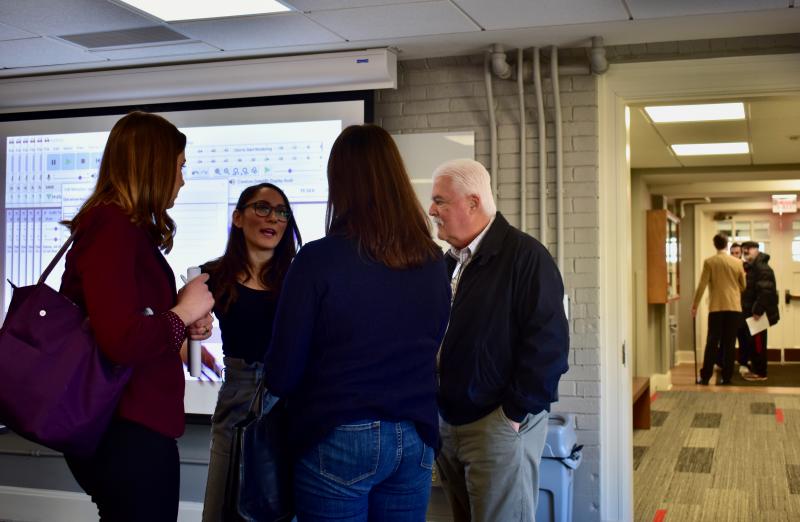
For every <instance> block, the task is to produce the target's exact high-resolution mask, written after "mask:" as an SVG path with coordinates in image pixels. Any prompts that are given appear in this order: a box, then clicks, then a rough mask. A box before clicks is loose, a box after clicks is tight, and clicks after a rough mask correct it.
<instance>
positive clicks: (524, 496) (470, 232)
mask: <svg viewBox="0 0 800 522" xmlns="http://www.w3.org/2000/svg"><path fill="white" fill-rule="evenodd" d="M432 200H433V202H432V204H431V206H430V209H429V211H428V213H429V214H430V215H431V216H432V217H433V219H434V221H435V222H436V225H437V229H438V230H437V233H438V236H439V238H440V239H443V240H444V241H447V242H448V243H449V244H450V246H451V248H450V250H449V252H448V254H447V266H448V271H449V273H450V282H451V286H452V289H453V302H452V307H451V313H450V324H449V325H448V328H447V333H446V335H445V338H444V341H443V342H442V346H441V348H440V351H439V358H438V362H439V365H438V369H439V395H438V398H439V411H440V415H441V418H440V424H439V425H440V434H441V437H442V449H441V452H440V454H439V456H438V458H437V465H438V468H439V471H440V476H441V480H442V485H443V487H444V490H445V493H446V495H447V498H448V501H449V503H450V506H451V508H452V510H453V515H454V519H455V520H456V521H458V522H462V521H470V520H471V521H474V522H494V521H498V520H503V521H531V520H534V518H535V514H536V505H537V499H538V490H539V465H540V461H541V456H542V450H543V447H544V443H545V436H546V432H547V419H548V412H549V410H550V404H551V403H552V402H554V401H556V400H557V399H558V395H557V390H558V381H559V379H560V378H561V375H562V374H563V373H565V372H566V371H567V369H568V364H567V356H568V351H569V326H568V323H567V318H566V315H565V313H564V307H563V305H562V302H563V297H564V285H563V282H562V279H561V274H560V273H559V270H558V268H557V267H556V264H555V262H554V261H553V258H552V256H551V255H550V253H549V252H548V251H547V249H546V248H545V247H544V246H543V245H542V244H541V243H539V242H538V241H536V240H535V239H533V238H532V237H531V236H529V235H527V234H525V233H522V232H520V231H519V230H517V229H515V228H513V227H512V226H511V225H509V223H508V221H506V219H505V218H504V217H503V216H502V214H500V213H499V212H497V208H496V206H495V202H494V198H493V196H492V191H491V188H490V180H489V173H488V172H487V171H486V169H485V168H484V167H483V165H481V164H480V163H478V162H477V161H473V160H471V159H459V160H453V161H449V162H446V163H444V164H442V165H440V166H439V167H438V168H437V169H436V170H435V171H434V173H433V191H432Z"/></svg>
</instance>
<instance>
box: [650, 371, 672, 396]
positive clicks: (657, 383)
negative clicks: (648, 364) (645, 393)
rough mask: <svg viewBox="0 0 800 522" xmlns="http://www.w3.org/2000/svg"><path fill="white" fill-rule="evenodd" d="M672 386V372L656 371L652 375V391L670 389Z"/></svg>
mask: <svg viewBox="0 0 800 522" xmlns="http://www.w3.org/2000/svg"><path fill="white" fill-rule="evenodd" d="M671 388H672V372H671V371H670V372H667V373H654V374H653V375H651V376H650V393H655V392H657V391H668V390H670V389H671Z"/></svg>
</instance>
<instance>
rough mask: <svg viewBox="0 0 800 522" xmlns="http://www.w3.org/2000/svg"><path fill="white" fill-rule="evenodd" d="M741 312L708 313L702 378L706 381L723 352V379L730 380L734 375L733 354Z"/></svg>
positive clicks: (712, 373) (701, 371)
mask: <svg viewBox="0 0 800 522" xmlns="http://www.w3.org/2000/svg"><path fill="white" fill-rule="evenodd" d="M741 317H742V314H741V313H740V312H710V313H709V314H708V337H707V338H706V350H705V353H704V354H703V368H702V369H701V370H700V378H701V379H702V380H704V381H708V380H709V379H711V376H712V375H714V361H715V360H716V358H717V353H718V352H719V351H721V352H722V380H723V381H725V382H730V380H731V376H732V375H733V355H734V349H735V346H736V330H737V329H738V328H739V324H740V322H741Z"/></svg>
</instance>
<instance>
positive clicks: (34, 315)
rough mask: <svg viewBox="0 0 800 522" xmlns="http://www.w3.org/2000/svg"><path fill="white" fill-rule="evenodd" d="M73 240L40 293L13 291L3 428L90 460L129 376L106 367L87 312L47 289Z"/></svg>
mask: <svg viewBox="0 0 800 522" xmlns="http://www.w3.org/2000/svg"><path fill="white" fill-rule="evenodd" d="M74 236H75V234H74V233H73V234H72V236H70V238H69V239H68V240H67V242H66V243H65V244H64V246H62V247H61V250H59V251H58V253H57V254H56V256H55V258H54V259H53V261H52V262H51V263H50V265H48V267H47V268H46V269H45V271H44V273H43V274H42V276H41V277H40V278H39V281H38V282H37V283H36V284H35V285H31V286H25V287H21V288H17V287H14V294H13V296H12V298H11V304H10V306H9V310H8V314H7V315H6V319H5V322H4V323H3V326H2V328H0V423H2V424H5V425H7V426H8V427H9V428H11V429H12V430H13V431H15V432H16V433H18V434H19V435H21V436H23V437H25V438H27V439H30V440H32V441H34V442H37V443H39V444H42V445H44V446H47V447H49V448H52V449H54V450H58V451H61V452H64V453H67V454H70V455H76V456H89V455H91V454H92V453H94V451H95V449H96V448H97V445H98V443H99V442H100V439H101V437H102V436H103V434H104V433H105V430H106V428H107V427H108V423H109V421H110V420H111V415H112V414H113V413H114V409H115V408H116V406H117V402H118V401H119V398H120V395H121V394H122V391H123V389H124V388H125V384H126V383H127V382H128V378H129V377H130V372H131V370H130V369H129V368H123V367H119V366H114V365H112V364H111V363H110V362H109V361H108V360H106V359H105V357H104V356H103V354H102V353H101V352H100V349H99V348H98V346H97V343H96V342H95V340H94V337H93V335H92V332H91V330H90V329H89V321H88V319H87V318H86V317H85V316H84V313H83V311H82V310H81V309H80V308H79V307H78V306H77V305H76V304H75V303H73V302H72V301H70V300H69V299H67V298H66V297H65V296H63V295H61V294H60V293H59V292H56V291H55V290H53V289H52V288H50V287H49V286H47V285H46V284H45V283H44V281H45V280H46V279H47V276H48V275H49V274H50V271H51V270H52V269H53V267H54V266H55V265H56V263H58V261H59V260H60V259H61V257H62V256H63V255H64V252H65V251H66V250H67V248H68V247H69V245H70V244H71V243H72V240H73V239H74ZM12 286H13V285H12Z"/></svg>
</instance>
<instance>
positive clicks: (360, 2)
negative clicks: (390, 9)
mask: <svg viewBox="0 0 800 522" xmlns="http://www.w3.org/2000/svg"><path fill="white" fill-rule="evenodd" d="M431 1H433V0H288V1H287V2H284V3H285V4H286V5H289V6H291V7H294V8H295V9H297V10H298V11H305V12H308V11H323V10H333V9H350V8H353V7H372V6H376V5H391V4H408V3H414V2H431Z"/></svg>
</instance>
